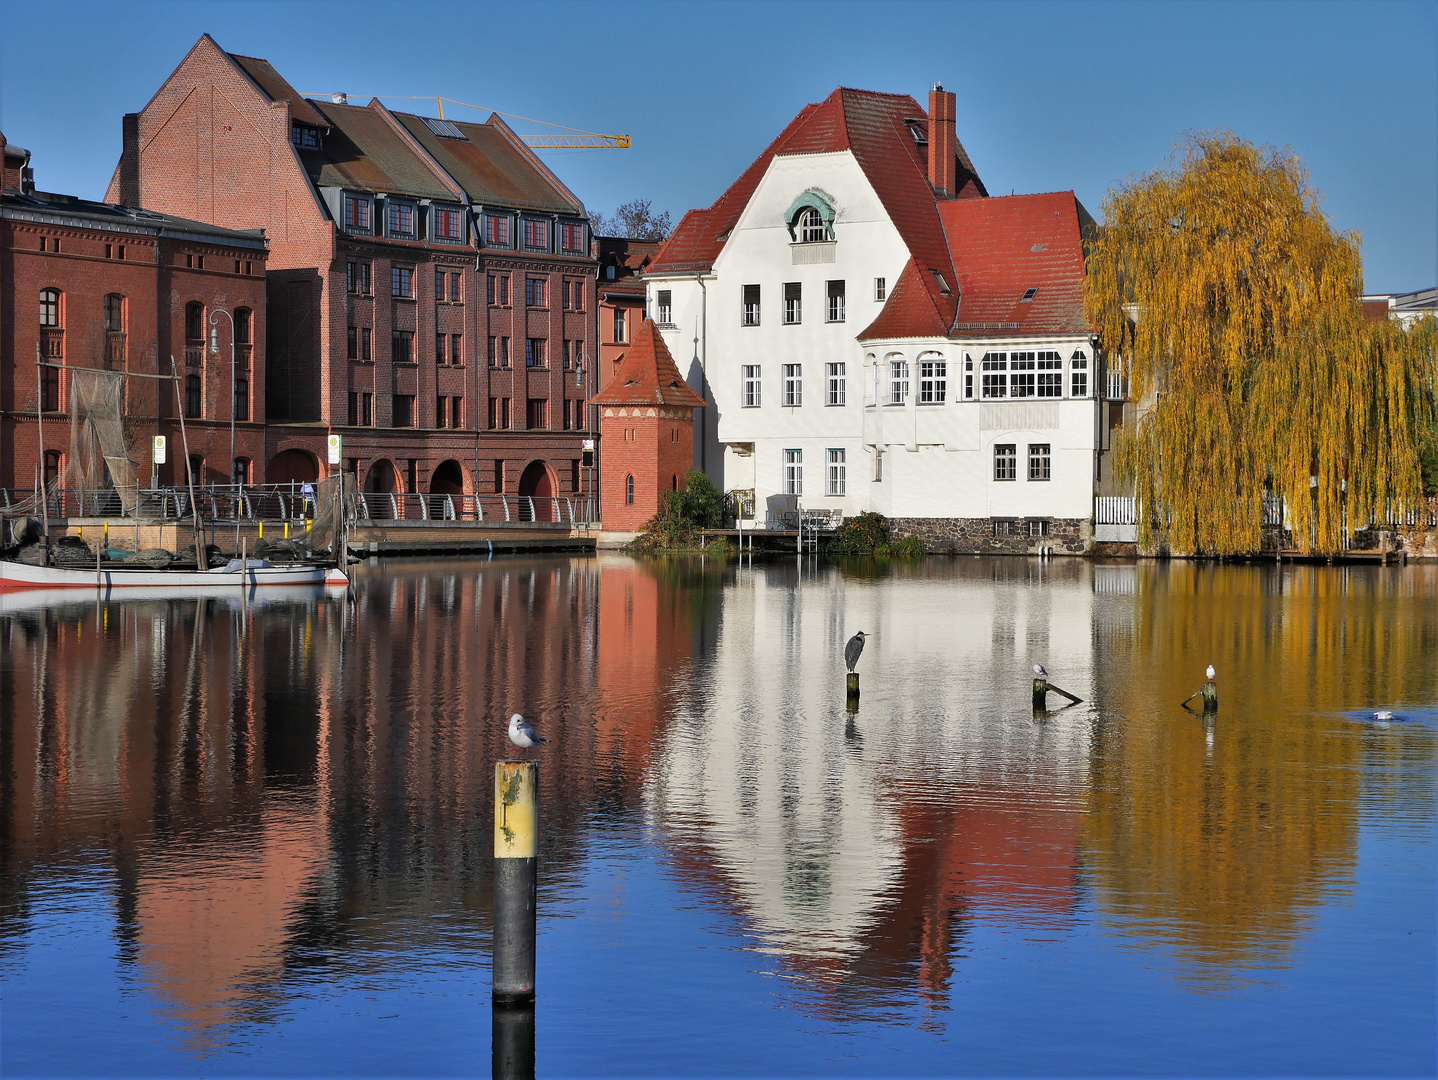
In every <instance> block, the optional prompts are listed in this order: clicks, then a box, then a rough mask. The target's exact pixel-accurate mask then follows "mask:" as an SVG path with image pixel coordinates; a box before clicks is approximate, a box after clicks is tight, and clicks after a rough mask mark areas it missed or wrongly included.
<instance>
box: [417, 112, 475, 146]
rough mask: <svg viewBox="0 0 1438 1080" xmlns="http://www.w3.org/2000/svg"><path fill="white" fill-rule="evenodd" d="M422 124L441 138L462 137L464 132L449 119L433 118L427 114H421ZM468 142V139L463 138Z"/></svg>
mask: <svg viewBox="0 0 1438 1080" xmlns="http://www.w3.org/2000/svg"><path fill="white" fill-rule="evenodd" d="M420 119H421V120H423V121H424V126H425V127H427V128H429V130H430V131H432V132H434V133H435V134H436V135H438V136H439V137H440V138H441V139H464V132H462V131H460V130H459V125H458V124H455V123H452V122H451V121H449V120H435V119H432V118H431V117H428V116H421V117H420ZM465 141H466V142H468V141H469V140H467V139H466V140H465Z"/></svg>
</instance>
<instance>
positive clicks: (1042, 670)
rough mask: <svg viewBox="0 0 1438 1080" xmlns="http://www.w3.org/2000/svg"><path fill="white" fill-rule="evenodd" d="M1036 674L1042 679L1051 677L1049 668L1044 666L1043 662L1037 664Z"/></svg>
mask: <svg viewBox="0 0 1438 1080" xmlns="http://www.w3.org/2000/svg"><path fill="white" fill-rule="evenodd" d="M1034 674H1035V675H1037V676H1038V677H1039V678H1040V679H1047V678H1048V677H1049V669H1048V668H1046V667H1044V666H1043V665H1042V664H1035V665H1034Z"/></svg>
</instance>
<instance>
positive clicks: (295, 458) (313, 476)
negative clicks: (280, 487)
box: [265, 450, 320, 484]
mask: <svg viewBox="0 0 1438 1080" xmlns="http://www.w3.org/2000/svg"><path fill="white" fill-rule="evenodd" d="M319 478H320V463H319V459H318V458H316V457H315V456H314V455H313V454H311V453H309V452H308V451H306V450H281V451H280V452H279V453H278V454H276V455H275V456H274V457H272V458H270V464H269V467H268V468H267V469H265V482H266V483H270V484H289V483H294V484H313V483H314V482H315V481H316V480H318V479H319Z"/></svg>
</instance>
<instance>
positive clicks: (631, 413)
mask: <svg viewBox="0 0 1438 1080" xmlns="http://www.w3.org/2000/svg"><path fill="white" fill-rule="evenodd" d="M594 404H595V405H597V406H598V407H599V414H600V418H599V430H600V432H601V434H602V435H603V438H604V441H603V444H602V445H601V447H600V450H601V457H600V461H599V492H600V505H601V507H602V508H603V511H602V512H603V514H604V528H605V529H607V530H609V531H611V532H632V531H634V530H636V529H638V528H639V527H640V526H642V525H643V524H644V523H645V522H646V521H648V520H649V519H650V518H651V517H653V516H654V515H655V513H657V512H658V510H659V496H660V493H661V492H664V491H671V490H675V489H677V488H678V487H679V485H680V484H681V483H682V482H683V480H684V476H685V474H686V473H687V472H688V471H689V470H690V469H692V468H693V467H694V410H695V409H702V408H703V407H704V399H703V398H701V397H700V396H699V395H698V394H696V393H695V392H694V391H693V390H691V389H689V387H688V385H687V384H686V383H685V382H684V377H683V376H682V375H680V374H679V369H678V368H677V367H675V366H674V358H673V357H672V356H670V355H669V350H668V349H667V348H665V347H664V339H663V338H661V337H660V336H659V331H658V330H657V329H656V328H655V326H654V323H653V321H652V320H650V319H645V320H644V321H643V322H642V323H641V324H640V325H639V328H638V330H636V331H635V332H634V341H633V343H632V344H631V345H630V347H629V349H628V351H627V352H626V353H625V354H624V360H623V361H622V362H621V363H620V365H619V367H618V368H617V369H616V370H615V372H614V374H613V376H612V377H611V378H610V380H609V383H608V385H607V386H605V388H604V389H603V390H601V391H600V392H599V393H598V394H596V395H594Z"/></svg>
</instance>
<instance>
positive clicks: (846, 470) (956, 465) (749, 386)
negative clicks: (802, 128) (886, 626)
mask: <svg viewBox="0 0 1438 1080" xmlns="http://www.w3.org/2000/svg"><path fill="white" fill-rule="evenodd" d="M806 200H807V203H808V204H809V205H820V206H824V207H828V208H831V209H832V216H833V220H832V240H824V241H818V242H809V243H805V242H804V241H803V236H802V235H799V234H798V231H797V230H794V229H791V222H792V221H793V218H791V217H790V215H793V214H795V213H796V207H797V208H799V209H798V213H800V214H802V213H803V209H802V208H803V207H804V206H805V205H806ZM909 256H910V252H909V250H908V248H907V246H906V244H905V242H904V240H903V237H902V236H901V234H900V232H899V230H898V229H897V228H896V227H895V225H894V223H893V222H892V221H891V220H890V218H889V216H888V214H887V213H886V211H885V209H884V205H883V203H882V202H881V201H880V198H879V196H878V194H877V193H876V192H875V190H874V188H873V186H872V185H871V183H870V181H869V179H868V177H867V176H866V174H865V172H864V170H863V168H862V167H861V166H860V164H859V162H858V161H857V160H856V159H855V157H854V155H853V154H852V153H851V152H850V151H848V150H843V151H838V152H833V153H817V154H794V155H784V156H776V157H775V158H773V159H772V160H771V161H770V163H769V166H768V168H767V170H766V172H765V174H764V176H763V178H762V180H761V181H760V182H759V184H758V186H757V188H756V189H755V191H754V194H753V196H752V197H751V198H750V199H749V201H748V204H747V206H746V207H745V209H744V211H743V213H742V214H741V216H740V217H739V219H738V221H737V223H736V225H735V226H734V228H733V229H732V230H731V231H730V233H729V235H728V237H727V238H726V240H725V242H724V246H723V249H722V251H721V252H720V253H719V255H718V256H717V258H715V260H714V263H713V268H712V270H711V271H709V272H707V273H704V274H703V275H702V276H699V277H696V276H693V275H690V276H680V275H665V274H664V273H662V272H659V273H655V274H652V275H647V276H646V284H647V287H648V299H649V305H650V306H649V310H650V311H651V312H659V311H661V310H663V305H662V303H661V300H662V299H663V297H661V296H660V294H661V293H667V294H668V297H667V299H668V301H669V305H670V306H669V310H670V311H671V312H672V323H671V324H669V325H662V326H661V331H662V332H663V333H664V336H665V339H666V344H667V345H668V346H669V349H670V351H671V352H672V353H673V354H674V355H675V356H676V357H692V361H691V364H690V365H689V367H688V375H689V378H690V385H691V386H693V387H694V388H695V389H696V390H699V391H700V392H701V393H703V394H704V395H705V397H706V398H707V399H708V400H710V401H712V402H713V406H712V407H711V408H709V409H706V410H705V412H706V413H708V414H709V415H708V416H706V417H705V418H704V422H703V428H702V430H701V429H699V428H698V427H696V445H695V460H696V463H699V464H701V466H702V467H703V468H704V469H705V471H706V472H708V473H709V475H710V477H711V478H712V479H713V480H714V482H715V484H716V485H717V486H719V487H720V489H721V490H734V489H750V488H752V489H754V491H755V493H756V497H757V500H758V505H759V507H760V509H759V511H758V518H759V521H758V522H756V523H757V524H763V523H764V522H765V520H766V519H767V520H768V521H769V522H770V523H774V522H775V518H774V512H775V511H776V510H777V509H779V508H780V507H785V506H787V507H790V508H792V506H793V503H794V501H795V499H794V498H793V497H794V496H797V502H798V504H799V505H800V506H802V507H803V508H804V509H806V510H808V509H827V510H838V511H841V512H842V513H843V515H844V516H845V517H850V516H853V515H856V514H859V513H862V512H864V511H877V512H878V513H881V514H884V515H886V516H888V517H893V518H1037V517H1050V518H1066V519H1083V520H1087V519H1089V518H1090V516H1091V513H1092V497H1093V491H1094V478H1095V475H1096V468H1097V451H1098V448H1099V446H1100V440H1101V437H1102V430H1101V426H1100V411H1099V405H1100V393H1099V391H1100V388H1099V386H1098V377H1099V372H1098V364H1097V355H1096V350H1095V348H1094V343H1093V341H1092V340H1091V339H1090V338H1088V337H1087V336H1083V335H1078V336H1063V337H1051V338H1036V337H1015V338H1012V339H1003V338H998V337H994V336H992V335H991V334H988V333H987V332H986V336H984V337H982V338H978V337H976V338H974V339H972V340H963V339H954V338H948V337H944V338H930V339H920V340H902V341H901V340H895V341H888V342H882V343H878V342H870V343H867V344H866V345H860V343H859V342H858V341H857V336H858V335H859V334H860V333H861V332H862V331H864V330H865V329H866V328H867V327H868V326H869V325H870V323H872V322H873V320H874V319H875V318H876V317H877V316H878V314H879V313H880V311H881V310H882V309H883V307H884V301H885V298H886V297H887V295H888V293H889V292H891V291H892V290H893V288H894V287H895V285H896V284H897V283H898V279H899V276H900V274H901V272H902V271H903V269H904V267H905V265H906V264H907V263H908V261H909ZM835 282H837V283H840V284H839V285H838V286H837V287H838V288H841V289H842V297H843V299H842V310H840V309H839V308H837V307H834V306H832V301H831V290H833V289H834V288H835V286H833V285H831V283H835ZM880 282H882V285H880ZM755 286H757V288H758V299H759V304H758V311H757V313H755V312H754V311H753V310H752V308H750V309H748V312H747V316H746V287H747V288H748V289H750V290H751V292H750V294H749V297H748V298H749V299H750V300H752V298H753V295H752V289H753V288H754V287H755ZM794 286H798V290H797V292H798V300H799V307H798V310H797V311H795V310H794V309H793V308H792V307H790V306H789V305H788V304H786V295H787V296H788V297H789V298H792V295H793V289H794ZM755 315H757V318H756V317H755ZM796 316H797V318H796ZM836 316H837V317H836ZM1010 352H1021V353H1023V354H1025V356H1024V358H1023V363H1024V364H1025V365H1027V364H1030V363H1034V361H1033V360H1031V359H1029V358H1028V356H1027V354H1029V353H1033V354H1036V355H1043V354H1056V355H1057V357H1058V364H1059V366H1058V367H1057V368H1054V369H1050V370H1045V371H1044V372H1039V371H1037V370H1035V369H1034V368H1029V369H1027V370H1025V371H1023V372H1022V376H1023V377H1022V378H1021V379H1020V380H1019V382H1018V384H1017V386H1015V385H1010V382H1009V379H1010V377H1011V374H1012V373H1010V372H1008V371H1007V370H1005V372H1004V373H1003V376H1004V380H1005V382H1004V390H1005V396H1003V397H1001V398H1000V397H988V398H986V397H985V384H984V380H983V375H984V372H983V370H982V367H983V359H984V357H985V355H986V354H990V353H1004V354H1006V355H1007V354H1008V353H1010ZM1075 354H1078V355H1080V356H1081V357H1082V367H1081V369H1079V370H1081V378H1080V380H1079V381H1080V383H1081V384H1082V385H1076V383H1075V374H1076V373H1078V372H1077V371H1076V367H1075V361H1074V357H1075ZM896 364H897V365H899V366H898V367H897V368H896V367H895V365H896ZM925 364H930V365H940V364H941V365H942V367H941V368H940V367H937V366H935V367H930V368H928V369H927V373H928V374H929V375H930V376H932V377H931V378H930V379H927V380H926V379H925V377H924V376H925V374H926V369H925V368H924V366H923V365H925ZM905 365H906V366H905ZM680 366H681V368H684V367H685V365H684V364H683V363H681V365H680ZM905 370H906V371H907V376H908V378H907V390H905V388H904V386H903V377H902V376H903V373H904V372H905ZM896 372H897V373H898V375H899V379H898V380H897V381H898V386H897V387H896V385H895V383H896V380H895V378H894V376H895V373H896ZM990 374H991V375H995V374H997V373H995V372H990ZM1040 374H1043V375H1048V376H1050V378H1048V379H1044V380H1040V379H1039V376H1040ZM1053 375H1057V376H1058V377H1059V378H1058V382H1059V386H1058V388H1057V391H1056V393H1055V388H1054V386H1053V385H1052V384H1053V379H1052V376H1053ZM991 382H992V380H991ZM701 385H702V389H701ZM990 389H991V390H996V389H997V388H996V387H994V386H991V387H990ZM1014 389H1018V390H1020V391H1021V392H1026V394H1027V396H1023V397H1020V398H1018V399H1015V398H1014V397H1012V396H1010V395H1009V391H1012V390H1014ZM1075 391H1078V392H1077V393H1076V392H1075ZM1040 392H1043V393H1045V394H1046V395H1050V394H1052V395H1053V396H1044V397H1040V396H1038V395H1039V393H1040ZM1009 447H1012V448H1013V469H1012V476H1013V478H1012V479H1008V478H1007V477H1008V476H1009V475H1010V473H1009V470H1008V468H1007V464H1008V463H1007V461H1005V462H1003V463H1002V464H1001V463H999V461H998V455H999V454H1000V451H999V449H998V448H1009ZM1042 448H1047V450H1046V451H1045V450H1043V449H1042ZM1031 455H1032V456H1033V461H1034V464H1033V468H1032V470H1031V468H1030V457H1031ZM1031 472H1032V479H1031V478H1030V477H1031ZM1045 473H1046V475H1044V474H1045ZM796 489H797V490H796ZM766 509H767V511H768V512H767V513H766Z"/></svg>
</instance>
